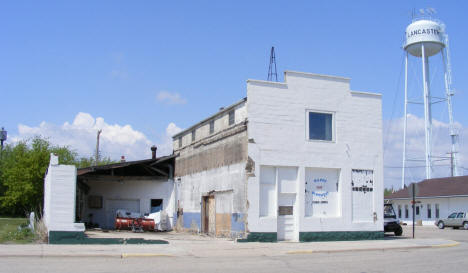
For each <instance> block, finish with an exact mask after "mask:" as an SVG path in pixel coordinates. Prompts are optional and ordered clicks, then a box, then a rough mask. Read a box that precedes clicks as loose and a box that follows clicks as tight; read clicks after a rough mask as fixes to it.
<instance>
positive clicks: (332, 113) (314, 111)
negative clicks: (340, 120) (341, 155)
mask: <svg viewBox="0 0 468 273" xmlns="http://www.w3.org/2000/svg"><path fill="white" fill-rule="evenodd" d="M309 113H318V114H331V115H332V140H321V139H310V138H309ZM335 117H336V112H333V111H323V110H315V109H306V111H305V123H306V130H305V139H306V141H309V142H325V143H336V126H335V124H336V122H335Z"/></svg>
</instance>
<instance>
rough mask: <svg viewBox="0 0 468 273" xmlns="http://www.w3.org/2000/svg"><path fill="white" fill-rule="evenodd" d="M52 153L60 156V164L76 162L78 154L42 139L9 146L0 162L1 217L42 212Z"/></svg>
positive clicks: (37, 138)
mask: <svg viewBox="0 0 468 273" xmlns="http://www.w3.org/2000/svg"><path fill="white" fill-rule="evenodd" d="M51 153H54V154H57V155H58V156H59V163H60V164H75V163H76V157H77V153H76V152H74V151H72V150H71V149H70V148H68V147H60V146H53V145H51V144H50V142H49V141H48V140H46V139H43V138H40V137H35V138H33V139H31V140H26V141H20V142H18V143H17V144H14V145H6V147H5V148H4V150H3V152H2V155H1V160H0V213H1V214H8V215H24V214H25V213H26V212H29V211H39V209H40V208H41V207H42V201H43V196H44V176H45V172H46V170H47V167H48V165H49V161H50V154H51Z"/></svg>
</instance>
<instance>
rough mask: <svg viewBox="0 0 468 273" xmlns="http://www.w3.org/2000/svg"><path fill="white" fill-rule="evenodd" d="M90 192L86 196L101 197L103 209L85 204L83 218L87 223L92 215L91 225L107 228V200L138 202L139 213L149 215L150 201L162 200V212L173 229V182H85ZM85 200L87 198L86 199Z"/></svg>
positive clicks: (125, 180)
mask: <svg viewBox="0 0 468 273" xmlns="http://www.w3.org/2000/svg"><path fill="white" fill-rule="evenodd" d="M85 183H86V184H87V185H88V186H89V187H90V190H89V192H88V194H87V196H90V195H97V196H102V201H103V207H102V208H101V209H92V208H89V207H88V202H85V209H84V214H83V218H84V220H85V221H89V214H90V213H92V214H93V218H92V219H93V223H98V224H99V226H100V227H105V228H113V226H108V217H109V215H108V214H109V213H110V212H109V208H108V207H107V206H109V202H107V200H138V202H139V212H140V213H141V214H144V213H150V206H151V199H163V210H164V211H165V212H166V213H167V215H168V217H169V223H170V228H172V227H173V218H174V213H175V196H174V190H173V189H174V182H173V180H159V181H158V180H127V179H123V180H120V181H119V179H118V178H116V180H114V181H112V180H107V179H106V180H89V181H86V182H85ZM86 198H87V197H86Z"/></svg>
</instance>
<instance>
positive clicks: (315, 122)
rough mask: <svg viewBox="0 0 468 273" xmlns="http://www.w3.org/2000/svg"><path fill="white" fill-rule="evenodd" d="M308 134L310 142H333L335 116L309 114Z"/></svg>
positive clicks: (318, 113) (316, 113)
mask: <svg viewBox="0 0 468 273" xmlns="http://www.w3.org/2000/svg"><path fill="white" fill-rule="evenodd" d="M307 118H308V122H307V126H308V128H307V134H308V136H307V137H308V139H309V140H324V141H333V140H335V138H334V136H333V131H334V130H333V127H334V124H333V114H332V113H320V112H311V111H309V112H308V113H307Z"/></svg>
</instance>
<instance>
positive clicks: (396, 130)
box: [383, 115, 468, 189]
mask: <svg viewBox="0 0 468 273" xmlns="http://www.w3.org/2000/svg"><path fill="white" fill-rule="evenodd" d="M432 124H433V130H432V135H433V145H432V151H433V156H440V157H449V156H450V155H448V154H447V153H448V152H450V149H451V141H450V135H449V129H450V128H449V124H447V123H444V122H441V121H438V120H434V119H433V122H432ZM455 126H456V129H457V131H458V133H459V135H460V138H459V139H460V143H459V145H458V146H459V147H458V150H459V153H458V155H459V157H458V159H459V160H458V162H459V164H458V165H459V166H461V167H465V166H467V163H468V162H467V158H466V157H464V156H463V155H466V154H467V152H468V141H466V140H465V141H464V136H468V128H463V126H462V125H461V124H459V123H456V124H455ZM383 135H384V137H383V138H384V140H383V141H384V180H385V186H386V187H391V186H393V187H394V188H395V189H398V188H399V187H401V174H402V173H401V171H402V169H401V166H402V165H403V162H402V160H403V159H402V153H403V117H402V118H399V119H394V120H390V121H385V124H384V134H383ZM424 153H425V138H424V119H423V118H419V117H417V116H415V115H408V127H407V140H406V157H407V158H411V159H421V160H423V159H424ZM424 165H425V162H424V161H416V162H415V161H412V162H410V161H407V163H406V166H407V168H406V170H405V172H406V174H405V181H406V184H409V183H411V182H417V181H421V180H423V179H425V177H426V175H425V167H424ZM433 165H434V168H433V177H446V176H450V160H448V159H447V160H443V161H435V162H433ZM459 172H460V174H464V173H465V172H466V170H464V169H462V168H459Z"/></svg>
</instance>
